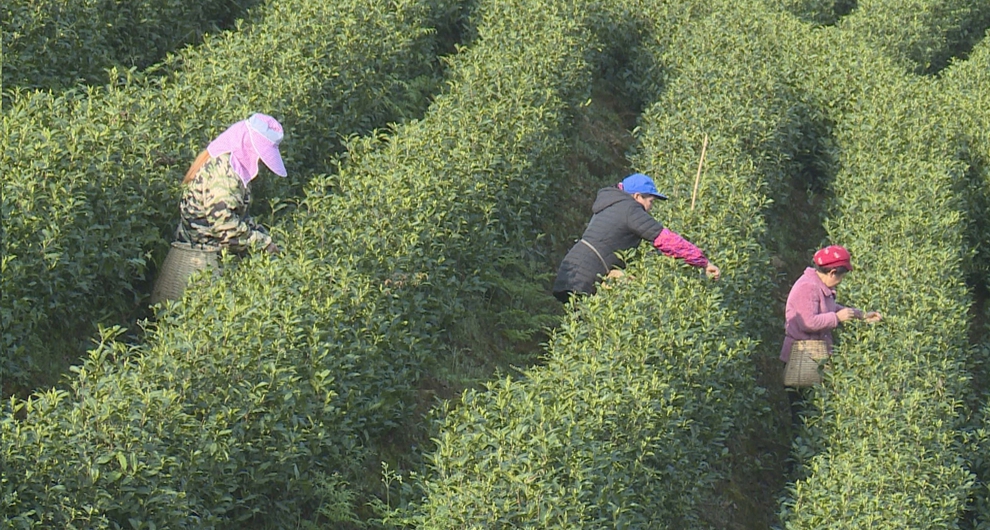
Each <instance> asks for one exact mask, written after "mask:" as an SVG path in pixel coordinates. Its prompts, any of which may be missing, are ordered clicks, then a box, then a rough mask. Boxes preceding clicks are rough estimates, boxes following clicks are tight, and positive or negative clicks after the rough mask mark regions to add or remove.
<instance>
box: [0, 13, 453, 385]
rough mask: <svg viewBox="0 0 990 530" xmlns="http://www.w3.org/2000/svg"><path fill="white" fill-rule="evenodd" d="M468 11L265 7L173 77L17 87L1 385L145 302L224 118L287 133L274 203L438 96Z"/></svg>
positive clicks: (22, 378)
mask: <svg viewBox="0 0 990 530" xmlns="http://www.w3.org/2000/svg"><path fill="white" fill-rule="evenodd" d="M459 9H460V7H459V5H458V4H457V3H455V2H452V1H447V0H428V1H421V0H409V1H404V2H390V1H389V2H386V1H382V0H348V1H345V2H334V3H332V4H328V3H326V2H319V1H314V0H293V1H291V2H276V3H272V4H269V5H265V6H262V7H259V12H258V13H257V14H256V15H254V16H253V18H254V19H255V23H254V24H252V25H249V26H242V27H241V28H240V30H239V31H236V32H228V33H224V34H222V35H219V36H215V37H209V38H207V39H205V40H204V42H203V44H202V45H201V46H199V47H197V48H189V49H186V50H185V51H184V52H183V54H181V55H178V56H172V57H170V58H169V60H168V61H167V63H166V64H165V65H164V66H163V68H164V69H166V70H168V71H170V72H171V73H170V74H169V75H166V76H160V77H143V76H136V77H135V76H127V77H126V78H124V79H121V81H120V83H116V84H114V85H112V86H107V87H99V88H95V87H94V88H88V89H86V90H85V91H70V92H66V93H64V94H61V95H58V96H56V95H52V94H50V93H41V92H34V93H30V92H18V93H15V94H14V97H13V101H12V103H11V105H10V106H9V108H8V109H5V112H4V115H3V121H2V130H3V134H2V136H0V137H2V143H3V145H2V147H3V149H2V150H0V151H2V155H0V156H2V164H3V166H4V168H5V171H4V193H3V224H4V230H5V233H4V238H3V242H2V245H3V256H4V258H3V272H2V274H3V278H2V288H3V289H2V297H3V311H2V320H3V330H4V331H3V352H4V353H3V358H2V359H0V380H3V381H5V383H4V384H5V385H6V384H8V382H12V383H16V384H17V385H19V386H21V387H29V388H31V387H37V386H39V385H43V384H50V383H52V382H53V381H54V377H56V376H57V375H58V373H59V372H60V371H61V370H62V369H64V366H65V364H66V363H67V362H71V361H72V360H74V359H75V358H77V357H78V356H79V355H80V353H81V352H82V351H84V348H86V347H88V340H87V338H88V337H89V336H91V335H92V334H93V332H94V330H95V327H96V324H95V323H97V322H99V323H105V324H106V323H116V322H120V321H121V320H122V319H123V317H124V316H125V315H128V314H131V313H133V312H134V311H136V310H139V309H140V308H141V307H143V304H142V302H144V301H145V297H146V295H147V292H148V291H149V289H148V288H147V286H146V285H145V281H146V277H147V276H148V270H149V266H150V265H151V263H153V262H157V261H159V260H160V259H161V258H162V256H163V255H164V252H165V250H166V249H167V248H168V243H169V241H170V239H171V237H172V230H173V227H174V223H175V222H176V221H177V217H178V211H177V210H178V208H177V195H178V184H179V182H180V181H181V176H182V175H183V173H184V172H185V169H186V168H187V167H188V164H189V163H190V162H191V160H192V159H193V158H195V156H196V154H197V153H198V151H199V150H200V149H203V147H204V146H205V145H206V143H207V142H208V141H209V140H210V139H211V138H212V137H214V136H215V135H217V134H219V133H220V132H221V131H222V130H223V129H224V128H225V127H227V126H228V125H229V124H231V123H233V122H235V121H238V120H241V119H244V118H246V117H247V116H248V115H250V113H252V112H257V111H260V112H266V113H268V114H271V115H273V116H275V117H276V118H278V119H279V120H280V121H281V122H282V124H283V126H284V127H285V129H286V137H285V140H284V142H283V145H282V149H281V150H282V154H283V158H284V160H285V162H286V165H287V167H288V170H289V172H290V177H289V178H288V179H285V180H282V179H275V178H262V179H260V183H261V189H260V190H259V191H260V193H259V194H258V197H259V200H258V201H257V202H258V203H260V204H264V201H265V199H266V198H278V197H281V198H288V197H289V196H290V195H292V194H293V192H292V190H293V189H298V187H300V186H301V185H302V183H303V182H304V181H305V179H306V178H307V176H308V175H310V174H312V173H313V172H318V171H320V170H328V169H329V168H330V167H332V166H331V164H330V163H329V159H330V157H331V155H332V154H333V152H334V151H337V150H339V149H340V145H341V143H342V141H343V140H342V139H343V138H344V137H346V136H348V135H351V134H355V133H359V132H365V131H369V130H371V129H372V128H374V127H380V126H383V125H384V124H386V123H387V122H389V121H392V120H396V119H400V118H402V117H404V116H410V115H416V114H417V113H421V112H422V110H423V109H425V107H426V105H427V103H428V102H427V97H428V95H429V92H431V91H433V90H434V88H432V87H433V85H434V81H433V80H434V78H435V76H436V72H435V70H436V66H437V65H436V50H437V47H438V43H437V42H436V34H437V30H436V28H437V27H442V26H441V25H442V24H446V23H447V21H449V20H452V19H456V17H455V16H454V15H456V14H457V12H458V10H459ZM268 175H269V176H271V174H270V173H269V174H268ZM276 181H277V182H276ZM273 200H274V199H273Z"/></svg>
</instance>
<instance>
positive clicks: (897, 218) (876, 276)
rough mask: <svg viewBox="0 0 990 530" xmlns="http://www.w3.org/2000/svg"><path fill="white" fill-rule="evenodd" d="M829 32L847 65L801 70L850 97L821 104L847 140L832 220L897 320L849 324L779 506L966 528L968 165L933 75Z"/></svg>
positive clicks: (830, 523)
mask: <svg viewBox="0 0 990 530" xmlns="http://www.w3.org/2000/svg"><path fill="white" fill-rule="evenodd" d="M824 37H825V38H826V39H828V42H829V44H830V49H832V50H835V51H834V55H833V56H832V58H831V60H830V61H829V65H835V64H845V65H847V66H846V68H845V71H836V70H835V68H834V67H833V66H826V65H825V64H822V65H821V68H820V69H819V70H817V71H816V72H814V73H813V74H812V75H811V76H808V77H807V78H805V79H804V80H802V83H803V84H804V86H805V87H806V88H807V89H808V90H809V91H810V92H826V91H829V90H832V91H834V93H836V94H840V93H847V94H849V95H850V97H849V99H848V100H847V102H848V103H845V104H839V105H836V106H834V107H830V108H827V110H826V112H828V113H829V114H830V116H831V121H832V122H833V123H834V124H835V125H834V129H833V134H834V136H835V138H836V144H837V147H838V154H839V156H838V160H837V167H836V171H835V177H834V180H833V181H832V182H831V192H832V194H833V198H832V199H831V201H830V203H829V210H830V221H829V222H828V223H827V229H828V231H829V235H830V241H832V242H835V243H840V244H843V245H846V246H847V247H849V248H850V249H851V250H852V252H853V254H854V256H856V257H855V258H854V259H855V260H856V261H857V263H858V265H857V271H856V273H855V275H854V276H850V278H849V280H848V281H847V282H846V283H844V284H843V286H842V288H841V292H842V299H843V300H845V302H846V303H847V304H849V305H852V306H855V307H863V308H870V309H878V310H880V311H882V312H884V314H885V315H886V318H885V320H884V321H883V323H881V324H879V325H876V326H863V325H856V324H855V323H853V324H852V325H848V326H844V328H845V329H844V331H842V332H841V335H840V339H841V341H840V346H839V347H838V348H837V355H836V357H834V359H833V372H832V375H831V377H830V378H829V379H828V380H827V382H826V384H825V385H824V386H823V387H821V388H819V389H818V391H817V392H816V395H815V403H816V405H817V406H818V407H819V408H820V411H821V413H820V415H813V416H811V417H810V418H809V419H808V420H807V421H808V424H807V426H808V433H807V438H801V439H799V440H798V441H797V442H796V443H795V451H796V455H797V456H798V457H799V458H802V462H803V464H804V472H805V473H806V475H805V476H804V478H802V479H801V480H798V481H797V482H795V483H794V484H793V485H792V486H791V487H790V488H789V493H788V498H787V499H786V500H785V501H784V509H783V511H782V514H781V518H782V519H783V521H784V523H785V525H786V527H787V528H809V527H822V526H827V527H829V528H864V527H871V528H956V527H958V524H959V519H960V517H961V516H962V512H963V509H964V507H965V505H966V502H967V499H968V498H969V497H970V496H971V495H973V494H975V493H976V490H975V489H974V477H973V475H972V473H971V472H970V470H969V469H967V467H966V465H965V463H964V460H963V455H962V454H961V451H960V447H959V441H960V436H959V433H958V432H957V431H956V429H959V428H961V427H962V415H961V405H962V399H963V398H964V397H965V395H966V393H967V391H968V377H969V376H968V373H967V371H966V369H965V366H964V363H965V359H966V357H967V356H968V355H970V354H971V348H970V347H969V345H968V343H967V340H966V339H967V336H966V321H967V316H966V311H967V308H968V306H969V304H970V303H971V293H970V292H968V290H967V289H966V285H965V283H964V282H963V281H962V280H961V278H964V277H965V275H964V274H962V271H963V264H964V263H965V262H966V261H967V260H968V259H969V258H970V257H971V255H972V250H971V249H970V248H968V246H967V244H966V240H965V222H964V218H965V205H966V200H965V198H964V197H963V196H962V195H961V194H959V193H958V192H957V190H959V189H960V188H961V185H962V184H963V183H964V182H965V179H966V177H965V175H966V164H965V162H964V161H962V160H960V159H959V158H958V156H957V155H958V153H957V151H956V149H955V144H954V142H953V141H952V132H953V128H951V127H947V126H945V125H944V122H943V121H942V120H940V119H938V117H939V116H941V115H942V112H944V109H943V104H942V95H941V94H940V87H939V86H938V85H937V83H936V82H934V81H932V80H929V79H919V78H915V77H913V76H911V75H909V74H905V73H902V72H901V70H900V69H899V68H898V67H897V66H895V65H893V64H891V63H890V62H888V61H885V60H884V59H883V58H882V57H879V56H878V54H877V52H875V51H871V50H867V49H859V50H857V47H858V46H859V40H860V38H861V36H860V35H859V34H858V33H856V32H855V31H853V30H852V29H851V28H846V29H845V30H843V31H841V32H838V33H835V34H832V35H827V36H824ZM806 45H807V46H815V45H816V43H814V42H811V43H807V44H806ZM854 58H855V60H854ZM803 59H804V58H803V57H797V56H795V57H794V61H795V62H797V61H801V60H803ZM821 99H822V101H825V100H826V98H824V97H823V98H821ZM853 103H854V104H853ZM812 455H813V456H812Z"/></svg>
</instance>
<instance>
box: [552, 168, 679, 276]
mask: <svg viewBox="0 0 990 530" xmlns="http://www.w3.org/2000/svg"><path fill="white" fill-rule="evenodd" d="M591 210H592V212H593V213H594V215H593V216H592V217H591V221H589V222H588V227H587V228H585V229H584V234H583V235H582V236H581V239H582V240H583V241H586V242H587V243H588V244H590V246H589V245H588V244H585V243H582V242H581V241H578V242H577V243H575V244H574V246H573V247H571V250H570V251H569V252H568V253H567V256H565V257H564V261H563V262H561V264H560V268H559V269H558V270H557V279H556V280H555V281H554V283H553V292H554V293H555V294H557V293H565V292H572V293H586V294H594V293H595V290H596V289H595V285H596V282H597V280H598V278H599V277H600V276H604V275H606V274H608V272H609V271H610V270H612V268H613V267H616V266H619V267H621V266H624V264H623V263H621V261H620V260H619V257H618V256H616V255H615V253H616V251H621V250H628V249H631V248H633V247H635V246H636V245H638V244H639V243H640V241H643V240H646V241H650V242H653V241H654V240H655V239H656V238H657V236H659V235H660V232H662V231H663V225H661V224H660V223H659V222H657V220H656V219H654V218H653V216H651V215H650V213H649V212H647V211H646V209H645V208H643V206H642V205H641V204H639V203H638V202H636V199H634V198H633V196H632V195H631V194H629V193H626V192H624V191H622V190H620V189H619V188H617V187H614V186H613V187H608V188H602V189H600V190H598V196H597V197H596V198H595V203H594V204H593V205H592V207H591ZM591 247H594V248H595V250H597V251H598V254H600V255H601V258H599V256H598V255H596V254H595V250H592V249H591ZM603 260H604V263H602V261H603Z"/></svg>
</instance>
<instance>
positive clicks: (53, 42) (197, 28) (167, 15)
mask: <svg viewBox="0 0 990 530" xmlns="http://www.w3.org/2000/svg"><path fill="white" fill-rule="evenodd" d="M248 7H250V4H249V3H246V2H244V3H238V2H236V1H231V0H211V1H206V2H203V1H198V0H171V1H168V2H161V1H157V0H140V1H129V2H117V1H111V0H71V1H67V0H43V1H40V2H39V1H29V0H8V1H7V2H4V7H3V10H2V14H3V16H2V17H0V30H2V32H3V84H2V86H3V87H4V89H5V90H10V89H12V88H14V87H19V88H28V89H30V88H42V89H53V90H61V89H63V88H68V87H70V86H72V85H74V84H76V83H77V82H84V83H102V82H105V81H106V73H105V70H106V69H109V68H111V67H113V66H123V67H125V68H126V67H137V68H144V67H146V66H149V65H151V64H152V63H155V62H157V61H159V60H161V59H162V58H163V57H164V56H165V54H166V53H167V52H170V51H174V50H176V49H178V48H179V47H180V46H182V45H183V44H186V43H190V42H193V41H195V40H198V39H199V38H201V37H202V34H203V33H205V32H216V31H219V29H220V27H222V26H226V25H229V24H230V23H231V22H233V21H234V20H235V19H236V18H239V17H241V16H243V15H244V14H245V13H246V12H247V8H248Z"/></svg>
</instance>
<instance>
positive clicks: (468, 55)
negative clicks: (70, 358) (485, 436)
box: [2, 6, 594, 527]
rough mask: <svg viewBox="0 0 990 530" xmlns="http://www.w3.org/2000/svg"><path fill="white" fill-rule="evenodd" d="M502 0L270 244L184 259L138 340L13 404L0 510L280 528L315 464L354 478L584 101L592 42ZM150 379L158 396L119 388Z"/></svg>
mask: <svg viewBox="0 0 990 530" xmlns="http://www.w3.org/2000/svg"><path fill="white" fill-rule="evenodd" d="M508 7H510V6H507V7H506V10H505V11H503V12H502V14H503V15H504V16H502V17H492V18H491V19H486V21H487V22H486V25H485V27H482V28H479V30H478V31H479V41H478V43H477V44H476V45H475V46H473V47H472V48H471V49H467V50H464V51H463V52H462V53H460V54H458V55H457V56H456V57H454V58H452V59H451V74H450V89H449V93H448V94H445V95H441V96H438V97H437V99H436V101H435V102H434V104H433V106H432V108H431V110H430V112H429V113H428V114H427V115H426V116H425V117H424V118H423V119H422V120H418V121H414V122H410V123H408V124H406V125H400V126H396V127H395V129H394V131H393V132H392V133H390V134H383V135H377V136H374V137H369V138H364V139H362V138H356V139H354V140H352V141H351V142H350V144H349V148H348V153H347V155H346V156H345V157H344V159H343V160H342V161H341V168H340V173H339V174H337V175H330V176H320V177H317V178H314V179H313V180H312V181H311V182H310V183H309V184H308V185H307V193H306V195H305V197H303V198H302V199H301V201H300V207H299V208H298V210H296V211H295V213H294V214H293V215H291V216H288V217H287V218H286V219H285V223H284V225H280V226H279V227H277V229H276V237H278V238H279V240H280V242H284V248H283V252H282V253H281V255H280V256H279V257H278V258H275V259H270V258H267V257H256V258H249V259H246V260H244V261H241V262H239V263H238V264H237V265H236V266H235V267H234V268H233V269H230V270H229V272H225V273H224V275H223V276H222V277H221V278H219V279H216V280H212V279H210V278H207V277H201V278H199V280H198V282H199V283H197V284H196V285H197V287H194V288H192V289H190V290H188V291H187V293H188V294H187V295H186V297H185V298H184V299H183V300H182V301H180V302H179V303H176V304H169V305H168V306H167V307H165V308H164V309H162V310H161V311H160V312H159V314H158V321H157V323H156V324H155V325H153V326H151V327H150V328H149V329H148V330H147V331H146V334H145V339H144V340H143V341H142V342H141V343H140V344H137V345H135V346H131V347H127V346H125V345H123V343H122V342H120V341H113V340H110V339H109V338H108V340H107V341H106V344H105V345H104V346H101V347H100V348H98V349H97V350H95V351H94V352H93V353H92V356H91V358H90V359H88V360H87V362H86V363H84V365H83V366H82V367H81V368H80V370H79V373H78V376H77V378H76V379H75V380H73V382H72V387H71V394H70V395H68V396H63V397H61V398H60V399H56V398H49V397H47V396H45V395H39V396H37V397H36V398H34V399H33V400H29V401H27V402H22V401H17V400H13V401H12V402H11V404H10V405H9V409H8V411H7V414H6V415H5V418H4V421H3V425H2V426H3V431H2V432H3V449H4V453H5V455H4V459H5V461H6V462H8V463H11V469H10V471H9V472H8V473H7V474H6V477H5V483H4V487H5V490H4V501H3V502H4V509H5V517H7V518H8V519H9V520H11V521H13V522H14V523H15V524H18V525H23V526H30V525H59V524H67V523H71V524H78V525H86V524H94V525H95V524H105V525H107V526H115V525H125V524H128V521H130V520H131V519H133V520H134V521H135V524H138V525H141V524H145V525H150V524H154V525H155V526H170V527H214V526H215V527H230V526H233V525H235V524H238V523H237V521H238V520H241V519H252V518H253V519H256V520H258V521H259V522H264V523H265V524H270V525H275V526H279V525H285V524H289V523H288V522H289V521H293V520H294V519H293V518H300V517H306V514H307V513H308V511H309V510H312V508H314V506H315V503H317V502H318V500H319V499H318V492H317V490H318V487H317V486H318V484H317V483H316V482H317V481H320V480H322V477H326V476H329V475H333V474H334V473H337V474H339V475H341V476H343V477H345V479H344V481H343V482H341V484H343V483H344V482H346V483H348V484H350V485H351V486H350V487H356V486H354V484H355V483H358V482H360V481H363V480H365V479H364V476H365V475H366V474H367V470H366V468H365V467H364V464H365V462H366V460H367V455H368V452H369V451H372V450H373V448H374V447H375V446H376V444H381V443H384V442H383V440H387V439H389V438H390V437H391V436H392V435H394V433H395V432H396V431H397V429H398V428H400V426H403V425H405V424H407V423H408V422H409V421H412V420H410V419H409V418H408V416H409V415H410V414H412V413H413V410H414V407H416V403H415V401H414V399H413V397H414V396H415V393H416V390H417V389H416V384H417V380H418V378H419V377H420V375H421V374H422V372H423V371H424V370H425V369H426V368H427V367H429V366H435V363H438V362H442V361H443V359H444V356H445V355H447V352H446V351H445V349H444V345H443V344H442V335H441V331H442V328H441V327H440V326H441V325H448V324H451V323H453V322H456V320H457V318H458V316H459V315H460V314H461V312H462V311H472V310H477V309H478V308H480V307H482V306H483V305H484V304H485V297H484V296H482V294H483V293H484V292H485V291H486V290H487V288H488V287H489V286H490V285H491V284H492V282H493V281H494V280H493V278H495V277H496V276H497V275H498V270H497V267H498V266H499V263H500V261H499V259H498V258H499V257H500V256H503V255H511V253H512V252H513V249H512V247H510V246H509V244H510V243H512V244H519V243H520V241H522V239H521V238H523V237H525V238H526V240H528V237H529V235H530V233H531V232H532V225H533V223H534V222H535V219H537V218H538V214H539V213H540V212H541V211H542V210H541V208H542V207H543V206H542V205H544V204H546V201H549V196H548V195H547V194H545V193H542V191H543V190H544V189H545V187H546V185H547V180H546V179H545V178H543V177H541V175H545V174H548V173H550V172H553V171H554V170H555V167H556V166H557V165H558V164H559V163H560V159H561V157H562V156H563V154H564V153H563V151H562V149H561V148H560V146H561V145H562V144H563V143H564V139H563V135H562V133H561V131H562V130H564V128H565V127H566V124H567V123H568V122H567V115H566V113H565V112H564V110H565V108H566V107H565V105H564V103H563V101H565V100H566V101H572V102H573V103H574V104H576V103H577V102H579V101H583V100H584V99H585V98H586V93H587V89H588V87H587V86H586V84H587V78H588V76H587V66H586V62H585V61H584V59H583V54H584V53H585V51H586V50H588V49H591V50H593V49H594V47H593V46H590V43H588V42H585V41H584V40H582V39H581V38H580V37H581V35H580V34H579V33H578V32H576V31H571V28H574V27H576V26H574V24H573V23H571V22H568V21H567V19H566V18H564V17H560V16H557V15H553V14H552V13H551V12H548V10H545V9H541V10H539V12H527V13H513V12H512V11H511V10H508ZM549 11H552V10H549ZM524 15H525V16H526V18H523V17H524ZM547 20H555V21H557V23H559V24H561V26H562V28H563V29H562V30H561V31H560V32H559V33H550V35H554V36H555V38H557V39H559V41H560V42H557V41H554V40H550V43H549V44H548V45H547V46H546V47H544V48H534V49H531V48H530V47H528V46H526V45H524V42H525V41H524V39H525V37H524V35H525V34H519V33H512V32H509V31H504V30H503V27H504V26H507V25H510V24H513V23H514V24H520V25H522V27H530V28H532V27H536V26H535V25H537V24H539V23H540V22H542V21H547ZM486 27H490V28H491V32H492V33H491V36H488V35H489V34H488V33H486ZM541 29H542V31H543V32H545V31H546V28H545V27H542V28H541ZM528 35H529V38H542V37H539V36H540V35H541V31H531V32H529V34H528ZM578 43H579V44H580V45H579V44H578ZM558 47H559V48H560V49H561V50H567V51H569V53H567V54H564V53H559V52H554V50H556V49H557V48H558ZM586 47H587V48H586ZM550 52H553V53H550ZM520 79H523V80H525V82H521V81H520ZM410 172H412V173H410ZM413 177H415V178H413ZM522 186H529V188H528V189H524V188H523V187H522ZM467 198H469V200H468V199H467ZM108 358H110V360H109V361H108ZM132 381H134V382H135V383H133V384H135V385H140V387H139V388H130V387H128V385H130V384H131V383H130V382H132ZM125 387H127V389H126V390H123V388H125ZM163 389H174V390H173V393H172V394H168V397H169V399H168V401H167V402H168V403H169V404H173V405H174V406H173V407H172V408H170V409H163V408H155V407H152V406H148V405H143V404H138V403H135V402H134V401H135V400H138V399H146V398H143V397H142V396H146V395H156V396H157V395H158V393H162V392H164V390H163ZM96 390H99V391H100V394H99V395H96V396H92V395H90V393H91V392H93V391H96ZM39 407H43V408H39ZM28 409H30V410H28ZM38 410H43V411H44V413H42V414H37V413H36V411H38ZM114 410H126V411H128V414H136V413H135V412H133V411H141V412H144V411H148V413H147V415H148V419H147V420H145V418H144V416H140V417H136V418H131V417H130V416H129V415H128V414H119V415H112V414H109V415H108V414H107V413H106V411H114ZM18 412H20V413H21V414H24V415H25V416H26V417H25V419H23V420H15V419H14V418H13V414H15V413H18ZM96 424H100V425H105V428H101V429H98V430H97V429H92V428H91V426H92V425H96ZM53 426H60V427H59V428H55V427H53ZM189 426H194V427H195V428H188V427H189ZM116 433H126V436H123V435H121V436H119V437H116V436H117V434H116ZM108 436H114V438H111V439H109V440H108V439H107V437H108ZM159 440H160V442H159ZM55 447H58V448H72V449H71V452H70V454H69V455H68V456H66V455H65V454H64V453H60V452H59V449H52V448H55ZM118 450H119V451H123V452H125V453H126V454H127V455H128V456H127V461H128V464H127V465H126V466H124V465H123V464H120V463H119V459H118V458H117V457H116V456H114V455H115V453H114V452H111V451H118ZM107 452H109V453H110V457H109V458H106V457H102V456H100V455H103V454H104V453H107ZM28 455H29V456H28ZM131 455H133V456H131ZM38 462H41V463H42V464H43V465H41V466H39V464H38ZM132 462H133V465H132ZM94 467H95V468H96V469H97V470H99V471H100V473H99V474H98V475H96V476H94V475H93V473H92V472H91V471H90V470H91V469H92V468H94ZM118 472H119V473H120V474H119V475H118V474H117V473H118ZM53 477H54V478H53ZM53 483H58V484H62V486H61V487H58V488H52V487H51V484H53ZM342 487H344V486H342ZM342 498H346V496H343V497H342ZM80 506H82V507H86V510H85V511H81V510H80V509H79V507H80Z"/></svg>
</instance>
